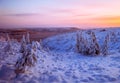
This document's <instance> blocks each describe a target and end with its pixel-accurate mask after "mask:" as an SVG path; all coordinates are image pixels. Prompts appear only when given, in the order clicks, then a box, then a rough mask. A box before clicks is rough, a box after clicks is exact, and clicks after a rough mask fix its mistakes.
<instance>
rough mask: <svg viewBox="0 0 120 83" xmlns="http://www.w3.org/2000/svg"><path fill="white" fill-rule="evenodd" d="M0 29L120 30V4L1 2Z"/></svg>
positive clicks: (100, 0) (113, 0) (110, 0)
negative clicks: (78, 28) (91, 28)
mask: <svg viewBox="0 0 120 83" xmlns="http://www.w3.org/2000/svg"><path fill="white" fill-rule="evenodd" d="M0 26H7V27H69V26H74V27H118V26H120V0H0Z"/></svg>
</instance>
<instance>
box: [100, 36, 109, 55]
mask: <svg viewBox="0 0 120 83" xmlns="http://www.w3.org/2000/svg"><path fill="white" fill-rule="evenodd" d="M108 41H109V34H107V35H106V37H105V40H104V44H103V47H102V54H103V55H108Z"/></svg>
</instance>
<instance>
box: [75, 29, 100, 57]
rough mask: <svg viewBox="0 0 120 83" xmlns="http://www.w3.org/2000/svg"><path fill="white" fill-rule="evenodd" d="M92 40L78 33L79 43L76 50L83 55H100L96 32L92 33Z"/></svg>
mask: <svg viewBox="0 0 120 83" xmlns="http://www.w3.org/2000/svg"><path fill="white" fill-rule="evenodd" d="M89 36H90V38H89V39H88V38H87V37H84V36H83V32H82V31H80V32H77V38H76V40H77V42H76V49H77V52H78V53H82V54H84V55H99V54H100V47H99V44H98V42H97V39H96V36H95V33H94V32H90V34H89Z"/></svg>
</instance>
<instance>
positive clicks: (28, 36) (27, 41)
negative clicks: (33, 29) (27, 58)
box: [26, 32, 30, 44]
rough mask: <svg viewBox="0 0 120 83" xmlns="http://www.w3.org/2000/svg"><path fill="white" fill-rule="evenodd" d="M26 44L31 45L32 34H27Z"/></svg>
mask: <svg viewBox="0 0 120 83" xmlns="http://www.w3.org/2000/svg"><path fill="white" fill-rule="evenodd" d="M26 43H27V44H29V43H30V34H29V33H28V32H27V35H26Z"/></svg>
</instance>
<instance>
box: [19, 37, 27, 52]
mask: <svg viewBox="0 0 120 83" xmlns="http://www.w3.org/2000/svg"><path fill="white" fill-rule="evenodd" d="M25 50H26V39H25V36H24V35H23V37H22V39H21V47H20V52H21V53H24V52H25Z"/></svg>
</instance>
